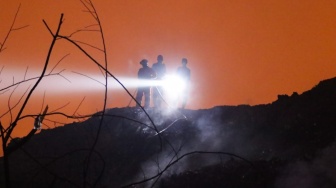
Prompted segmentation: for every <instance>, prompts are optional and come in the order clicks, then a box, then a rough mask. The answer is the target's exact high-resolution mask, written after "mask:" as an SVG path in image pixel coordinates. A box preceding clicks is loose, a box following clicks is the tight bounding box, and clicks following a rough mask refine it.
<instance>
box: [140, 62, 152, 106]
mask: <svg viewBox="0 0 336 188" xmlns="http://www.w3.org/2000/svg"><path fill="white" fill-rule="evenodd" d="M140 64H141V65H142V68H140V69H139V71H138V78H139V79H140V80H151V79H154V78H156V73H155V71H154V70H153V69H151V68H150V67H148V60H147V59H143V60H141V61H140ZM150 89H151V86H149V85H146V86H139V87H138V92H137V95H136V98H135V99H136V100H137V101H138V103H139V104H140V105H141V104H142V103H141V101H142V97H143V96H145V105H144V106H143V107H145V108H148V107H149V105H150ZM139 104H137V106H139Z"/></svg>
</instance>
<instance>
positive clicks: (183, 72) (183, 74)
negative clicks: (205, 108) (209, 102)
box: [177, 58, 190, 109]
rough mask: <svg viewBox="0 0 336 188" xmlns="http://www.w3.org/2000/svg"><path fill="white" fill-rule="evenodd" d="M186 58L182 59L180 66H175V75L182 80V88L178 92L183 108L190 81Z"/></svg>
mask: <svg viewBox="0 0 336 188" xmlns="http://www.w3.org/2000/svg"><path fill="white" fill-rule="evenodd" d="M187 63H188V60H187V59H186V58H183V59H182V66H181V67H178V68H177V75H178V76H179V77H180V78H181V79H182V80H183V81H184V84H185V85H184V88H183V90H182V91H181V93H180V96H179V98H181V99H180V100H181V108H182V109H184V108H185V106H186V104H187V99H188V93H189V82H190V69H189V68H188V67H187Z"/></svg>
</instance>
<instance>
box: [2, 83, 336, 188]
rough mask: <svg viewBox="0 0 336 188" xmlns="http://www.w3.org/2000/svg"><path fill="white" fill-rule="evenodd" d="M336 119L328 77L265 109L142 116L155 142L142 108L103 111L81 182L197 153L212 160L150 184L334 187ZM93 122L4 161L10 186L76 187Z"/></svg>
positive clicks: (192, 158) (108, 181) (189, 164)
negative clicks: (96, 140) (99, 131)
mask: <svg viewBox="0 0 336 188" xmlns="http://www.w3.org/2000/svg"><path fill="white" fill-rule="evenodd" d="M335 112H336V78H332V79H328V80H323V81H321V82H320V83H319V84H317V85H316V86H314V87H313V88H312V89H311V90H309V91H306V92H303V93H302V94H298V93H296V92H293V94H292V95H290V96H289V95H278V99H277V100H276V101H274V102H272V103H270V104H263V105H256V106H250V105H238V106H216V107H213V108H211V109H199V110H176V111H164V110H162V111H157V110H155V109H152V108H151V109H148V113H149V115H150V116H151V118H152V119H153V121H154V122H155V124H156V126H157V128H158V130H159V131H162V130H165V131H163V132H162V133H161V134H160V137H159V136H157V135H156V132H155V131H154V130H153V126H152V125H151V123H150V121H149V119H148V117H146V115H145V113H144V112H142V111H141V109H138V108H113V109H109V110H108V111H107V114H106V117H105V118H104V123H103V125H102V127H101V133H100V135H99V139H98V143H97V146H96V148H95V150H94V152H93V155H92V157H91V159H90V166H89V168H88V169H89V170H88V171H87V179H86V182H85V184H86V185H89V187H90V186H94V185H95V187H121V186H123V185H127V184H129V183H132V182H137V181H141V180H143V179H146V178H149V177H151V176H152V175H155V174H156V173H157V172H159V171H160V170H163V169H164V168H165V166H166V165H167V162H169V161H174V160H177V158H178V157H181V156H182V155H183V154H187V153H188V152H193V151H204V152H217V153H211V154H209V153H208V154H195V155H187V156H186V157H184V158H181V159H179V160H178V161H176V163H175V164H174V165H172V166H171V167H170V168H168V170H167V171H165V173H163V175H162V176H160V179H159V181H158V182H156V183H155V185H154V187H235V188H237V187H253V188H254V187H258V188H260V187H276V188H277V187H319V188H324V187H325V188H329V187H336V162H335V161H334V159H333V158H334V156H335V154H336V148H335V139H336V117H335ZM184 116H185V117H186V118H184ZM100 118H101V117H100V116H99V113H97V114H96V116H93V117H91V118H89V119H87V120H86V121H84V122H80V123H76V122H74V123H71V124H67V125H65V126H62V127H57V128H54V129H46V130H42V131H41V132H40V133H39V134H36V135H34V136H33V138H32V139H31V140H30V141H29V142H28V143H27V144H25V145H24V146H23V147H22V150H17V151H16V152H14V153H13V154H12V155H10V170H11V183H12V187H83V181H84V180H83V177H84V176H83V174H84V173H83V172H84V166H85V164H86V162H87V156H88V154H89V149H90V147H91V146H92V144H93V142H94V139H95V136H96V134H97V131H98V125H99V121H100ZM148 126H149V127H148ZM19 139H20V138H15V139H14V140H19ZM10 144H15V141H12V142H11V143H10ZM172 148H173V149H172ZM225 153H226V154H225ZM230 154H233V155H230ZM235 155H237V156H239V157H242V158H244V159H246V160H247V161H245V160H242V159H240V158H237V157H235ZM0 161H1V163H0V166H1V167H2V165H3V164H2V160H0ZM251 163H252V164H251ZM159 164H160V165H159ZM0 178H1V179H0V180H1V182H0V183H1V184H0V185H4V177H3V173H0ZM153 183H154V181H150V182H147V183H146V184H140V185H137V186H134V187H150V186H151V185H152V184H153ZM1 187H2V186H1Z"/></svg>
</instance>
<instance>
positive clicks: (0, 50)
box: [0, 4, 28, 53]
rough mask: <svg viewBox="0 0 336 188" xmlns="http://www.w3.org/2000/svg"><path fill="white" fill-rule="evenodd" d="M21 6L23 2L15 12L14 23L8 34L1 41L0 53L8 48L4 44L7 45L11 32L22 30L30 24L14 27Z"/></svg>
mask: <svg viewBox="0 0 336 188" xmlns="http://www.w3.org/2000/svg"><path fill="white" fill-rule="evenodd" d="M20 7H21V4H20V5H19V7H18V9H17V11H16V13H15V16H14V19H13V22H12V25H11V26H10V28H9V31H8V32H7V34H6V36H5V38H4V40H3V41H2V42H1V43H0V44H1V45H0V53H1V52H2V51H4V50H5V49H6V48H5V47H4V46H5V44H6V42H7V40H8V38H9V36H10V34H11V33H12V32H13V31H16V30H20V29H23V28H25V27H28V25H26V26H23V27H18V28H14V25H15V22H16V19H17V16H18V14H19V11H20Z"/></svg>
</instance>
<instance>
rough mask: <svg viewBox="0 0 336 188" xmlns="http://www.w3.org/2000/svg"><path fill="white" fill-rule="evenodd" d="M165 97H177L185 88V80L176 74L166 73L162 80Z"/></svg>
mask: <svg viewBox="0 0 336 188" xmlns="http://www.w3.org/2000/svg"><path fill="white" fill-rule="evenodd" d="M162 87H163V89H164V92H165V95H166V97H167V98H177V97H178V96H179V95H180V94H182V92H184V91H185V89H186V82H185V80H183V79H182V78H181V77H179V76H177V75H167V76H165V78H164V79H163V81H162Z"/></svg>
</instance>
